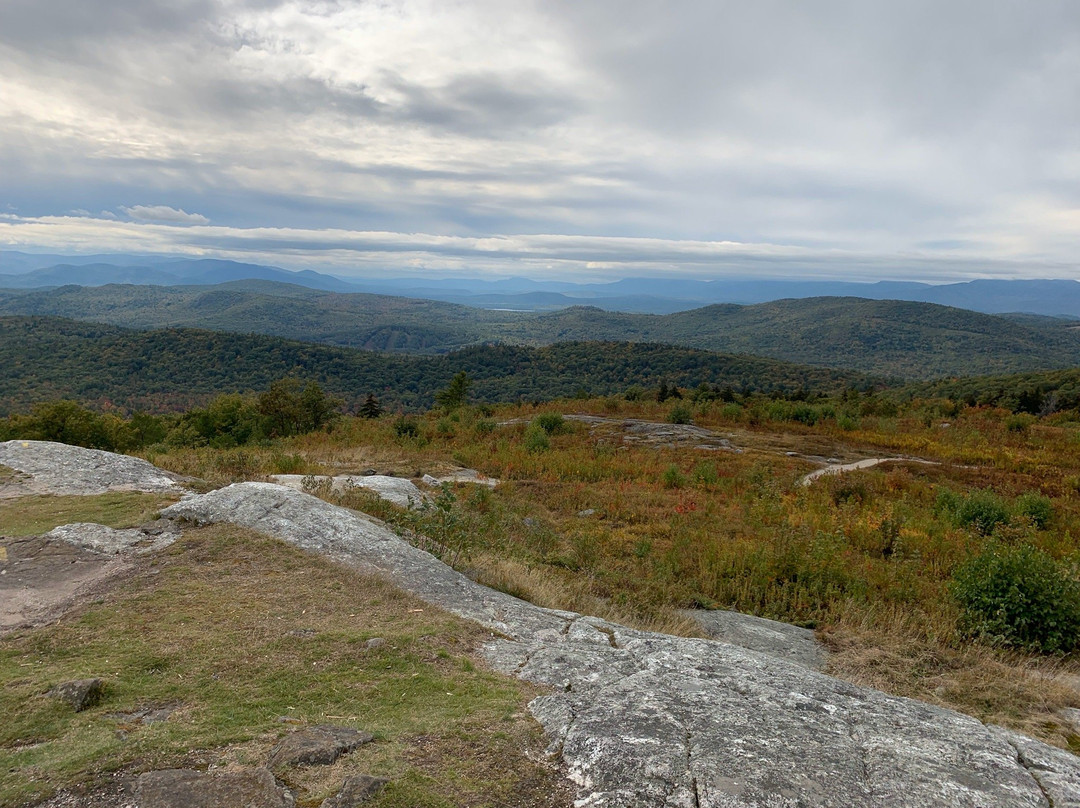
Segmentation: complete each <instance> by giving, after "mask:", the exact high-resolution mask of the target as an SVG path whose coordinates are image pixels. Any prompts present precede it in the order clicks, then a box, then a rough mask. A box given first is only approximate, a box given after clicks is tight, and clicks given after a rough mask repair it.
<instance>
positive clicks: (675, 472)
mask: <svg viewBox="0 0 1080 808" xmlns="http://www.w3.org/2000/svg"><path fill="white" fill-rule="evenodd" d="M662 479H663V481H664V487H665V488H682V487H683V486H684V485H686V477H684V476H683V473H682V472H681V471H679V467H678V466H676V465H675V464H674V463H672V464H671V465H670V466H668V467H667V468H666V469H664V476H663V478H662Z"/></svg>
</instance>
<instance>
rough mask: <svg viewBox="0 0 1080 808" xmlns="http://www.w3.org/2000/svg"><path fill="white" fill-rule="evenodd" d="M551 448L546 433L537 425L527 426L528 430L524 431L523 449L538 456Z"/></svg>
mask: <svg viewBox="0 0 1080 808" xmlns="http://www.w3.org/2000/svg"><path fill="white" fill-rule="evenodd" d="M550 448H551V441H550V440H548V433H547V432H546V431H545V430H544V428H543V427H542V426H540V425H539V424H535V423H533V424H529V428H528V429H526V430H525V449H526V451H529V452H532V453H533V454H539V453H540V452H546V451H547V450H548V449H550Z"/></svg>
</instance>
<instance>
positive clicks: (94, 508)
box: [0, 491, 177, 536]
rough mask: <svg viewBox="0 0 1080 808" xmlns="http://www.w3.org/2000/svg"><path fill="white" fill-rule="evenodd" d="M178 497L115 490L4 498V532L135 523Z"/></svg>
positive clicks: (0, 521) (0, 512) (0, 502)
mask: <svg viewBox="0 0 1080 808" xmlns="http://www.w3.org/2000/svg"><path fill="white" fill-rule="evenodd" d="M176 500H177V498H176V497H175V496H167V495H162V494H143V493H139V492H137V491H113V492H110V493H108V494H101V495H100V496H93V497H53V496H28V497H14V498H12V499H0V535H4V536H33V535H35V534H38V533H46V532H48V531H50V530H52V529H53V528H54V527H57V526H58V525H68V524H71V523H72V522H97V523H98V524H101V525H108V526H109V527H115V528H125V527H134V526H135V525H140V524H142V523H143V522H147V521H149V520H151V519H153V518H154V514H156V513H157V512H158V511H160V510H161V509H162V508H164V507H165V506H166V505H170V504H172V503H173V502H176Z"/></svg>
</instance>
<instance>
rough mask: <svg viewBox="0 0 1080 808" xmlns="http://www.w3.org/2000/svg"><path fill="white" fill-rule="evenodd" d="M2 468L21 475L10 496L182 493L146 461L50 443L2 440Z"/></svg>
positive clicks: (171, 479) (175, 482)
mask: <svg viewBox="0 0 1080 808" xmlns="http://www.w3.org/2000/svg"><path fill="white" fill-rule="evenodd" d="M0 466H7V467H8V468H10V469H14V470H15V471H17V472H19V473H20V479H19V480H18V481H17V482H16V483H15V484H13V485H12V487H11V490H10V493H9V495H10V494H14V495H22V494H56V495H65V494H71V495H93V494H104V493H106V492H108V491H147V492H155V491H180V490H181V489H180V485H179V483H178V480H179V478H178V477H176V476H175V475H172V474H169V473H168V472H166V471H162V470H161V469H159V468H158V467H157V466H153V465H151V464H150V463H147V462H146V461H145V460H141V459H139V458H137V457H128V456H127V455H120V454H114V453H112V452H104V451H101V450H100V449H83V448H81V447H78V446H68V445H67V444H64V443H53V442H52V441H42V440H9V441H5V442H2V443H0Z"/></svg>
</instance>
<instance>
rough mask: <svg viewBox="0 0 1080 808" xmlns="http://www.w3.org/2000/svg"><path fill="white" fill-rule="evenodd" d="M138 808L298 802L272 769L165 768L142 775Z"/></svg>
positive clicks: (243, 807) (270, 806)
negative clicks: (278, 780) (208, 770)
mask: <svg viewBox="0 0 1080 808" xmlns="http://www.w3.org/2000/svg"><path fill="white" fill-rule="evenodd" d="M135 806H136V808H252V806H258V808H295V806H296V799H295V798H294V797H293V795H292V792H290V791H289V790H288V789H287V788H283V787H281V786H279V785H278V782H277V780H276V779H275V778H274V775H273V774H271V773H270V770H269V769H264V768H262V767H259V768H255V769H245V770H243V771H237V772H198V771H190V770H187V769H164V770H162V771H156V772H146V773H145V774H140V775H139V779H138V780H136V782H135Z"/></svg>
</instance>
